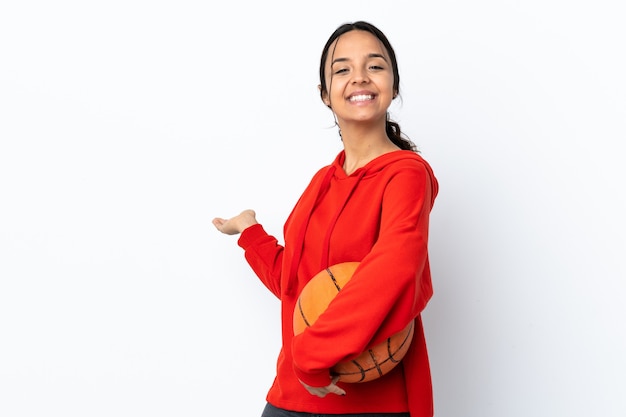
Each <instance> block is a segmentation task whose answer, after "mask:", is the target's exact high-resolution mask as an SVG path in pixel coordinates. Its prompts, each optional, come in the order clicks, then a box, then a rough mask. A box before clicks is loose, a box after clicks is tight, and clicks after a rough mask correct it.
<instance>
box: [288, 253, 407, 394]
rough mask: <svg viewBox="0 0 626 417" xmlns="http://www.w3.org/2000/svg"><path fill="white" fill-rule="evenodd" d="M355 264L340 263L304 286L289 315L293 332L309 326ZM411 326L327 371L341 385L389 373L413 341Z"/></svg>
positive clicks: (324, 307)
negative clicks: (291, 319) (291, 313)
mask: <svg viewBox="0 0 626 417" xmlns="http://www.w3.org/2000/svg"><path fill="white" fill-rule="evenodd" d="M358 265H359V263H358V262H344V263H340V264H336V265H333V266H330V267H328V268H326V269H324V270H323V271H320V272H319V273H318V274H317V275H315V276H314V277H313V278H311V280H310V281H309V282H308V283H307V285H305V287H304V288H303V289H302V292H301V293H300V296H299V297H298V301H297V302H296V307H295V309H294V312H293V331H294V334H296V335H297V334H300V333H301V332H303V331H304V329H305V328H307V327H308V326H311V325H312V324H313V323H314V322H315V320H317V318H318V317H319V315H320V314H322V312H323V311H324V310H326V308H327V307H328V305H329V304H330V302H331V301H332V299H333V298H335V296H336V295H337V293H338V292H339V291H340V290H341V288H343V286H344V285H345V284H346V283H347V282H348V281H349V280H350V278H352V274H353V273H354V271H355V270H356V268H357V266H358ZM413 326H414V323H413V322H411V323H409V325H408V326H407V327H405V328H404V329H403V330H401V331H400V332H398V333H396V334H395V335H393V336H391V337H389V338H387V340H384V341H383V342H381V343H379V344H377V345H376V346H374V347H372V348H370V349H368V350H367V351H365V352H363V353H361V354H360V355H359V356H357V357H356V358H354V359H352V360H349V361H345V362H340V363H338V364H337V365H335V366H334V367H333V368H332V369H331V373H332V374H333V375H338V376H339V380H340V381H343V382H367V381H371V380H373V379H376V378H379V377H381V376H383V375H385V374H386V373H387V372H389V371H391V370H392V369H393V368H394V367H395V366H396V365H397V364H398V363H400V360H402V358H403V357H404V355H405V354H406V352H407V350H408V349H409V345H410V344H411V340H412V339H413V331H414V328H413Z"/></svg>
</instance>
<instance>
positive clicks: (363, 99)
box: [350, 94, 374, 101]
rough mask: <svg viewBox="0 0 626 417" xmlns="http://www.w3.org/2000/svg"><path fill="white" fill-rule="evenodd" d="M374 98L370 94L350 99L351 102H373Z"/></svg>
mask: <svg viewBox="0 0 626 417" xmlns="http://www.w3.org/2000/svg"><path fill="white" fill-rule="evenodd" d="M373 98H374V96H371V95H369V94H361V95H358V96H352V97H350V101H365V100H372V99H373Z"/></svg>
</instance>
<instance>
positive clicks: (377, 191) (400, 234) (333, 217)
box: [238, 151, 438, 417]
mask: <svg viewBox="0 0 626 417" xmlns="http://www.w3.org/2000/svg"><path fill="white" fill-rule="evenodd" d="M344 158H345V154H344V152H343V151H342V152H340V153H339V155H337V157H336V158H335V160H334V162H333V163H332V164H331V165H329V166H326V167H324V168H322V169H320V170H319V171H318V172H317V173H316V174H315V176H314V177H313V179H312V180H311V182H310V184H309V185H308V187H307V188H306V190H305V191H304V193H303V194H302V196H301V197H300V199H299V200H298V202H297V204H296V206H295V207H294V209H293V211H292V212H291V214H290V215H289V218H288V219H287V222H286V223H285V227H284V236H285V243H284V246H283V245H280V244H279V243H278V241H277V239H276V238H274V237H273V236H270V235H268V234H267V233H266V232H265V230H264V229H263V227H262V226H261V225H260V224H257V225H254V226H251V227H249V228H247V229H246V230H244V231H243V232H242V234H241V236H240V238H239V241H238V243H239V245H240V246H241V247H242V248H243V249H244V250H245V257H246V260H247V261H248V263H249V264H250V266H251V267H252V269H253V270H254V272H255V273H256V274H257V275H258V276H259V278H260V279H261V281H262V282H263V283H264V284H265V286H266V287H267V288H268V289H269V290H270V291H271V292H272V293H274V295H276V296H277V297H278V298H279V299H280V300H281V308H282V313H281V314H282V336H283V340H282V348H281V351H280V354H279V356H278V363H277V374H276V378H275V380H274V383H273V385H272V387H271V388H270V390H269V392H268V394H267V401H268V402H269V403H271V404H272V405H274V406H276V407H280V408H284V409H287V410H292V411H300V412H308V413H323V414H347V413H382V412H391V413H393V412H406V411H410V413H411V417H431V416H432V415H433V395H432V383H431V376H430V367H429V361H428V355H427V351H426V343H425V340H424V331H423V327H422V322H421V318H420V313H421V312H422V310H423V309H424V308H425V306H426V303H427V302H428V300H429V299H430V298H431V296H432V294H433V290H432V283H431V277H430V268H429V263H428V224H429V215H430V211H431V208H432V206H433V203H434V200H435V197H436V195H437V191H438V184H437V180H436V178H435V176H434V174H433V171H432V169H431V167H430V166H429V164H428V163H427V162H426V161H425V160H424V159H423V158H422V157H421V156H419V155H418V154H417V153H415V152H412V151H395V152H390V153H387V154H384V155H381V156H379V157H378V158H376V159H374V160H372V161H371V162H369V163H368V164H367V165H365V166H364V167H362V168H359V169H358V170H356V171H355V172H354V173H352V174H351V175H346V174H345V172H344V170H343V169H342V166H343V162H344ZM348 261H357V262H360V265H359V266H358V268H357V270H356V271H355V273H354V275H353V276H352V278H351V279H350V281H349V282H348V283H347V284H346V285H345V286H344V287H343V288H342V289H341V291H340V292H339V293H338V294H337V296H336V297H335V298H334V299H333V301H332V303H331V304H330V305H329V306H328V309H327V310H326V311H325V312H324V314H322V315H321V316H320V317H319V318H318V319H317V320H316V321H315V323H314V324H313V325H312V326H311V327H308V328H307V329H305V331H304V332H302V333H301V334H299V335H298V336H295V337H294V334H293V324H292V321H293V310H294V307H295V303H296V300H297V298H298V294H299V293H300V291H301V290H302V288H303V287H304V286H305V284H306V283H307V282H308V280H310V279H311V278H312V277H313V276H315V274H317V273H318V272H319V271H321V270H322V269H324V268H326V267H328V266H331V265H334V264H337V263H341V262H348ZM413 319H416V324H417V325H416V328H415V333H414V336H413V341H412V343H411V346H410V348H409V351H408V352H407V354H406V356H405V357H404V359H403V360H402V362H401V365H399V366H396V367H395V368H394V369H393V370H392V371H391V372H389V373H388V374H386V375H384V376H382V377H380V378H378V379H375V380H373V381H369V382H364V383H342V382H339V385H340V386H341V387H342V388H343V389H344V390H345V391H346V395H345V396H338V395H335V394H328V395H327V396H326V397H324V398H319V397H317V396H314V395H311V394H310V393H309V392H308V391H307V390H306V389H305V388H304V387H303V386H302V384H301V383H300V380H301V381H303V382H304V383H306V384H307V385H310V386H318V387H319V386H326V385H328V384H329V383H330V379H331V377H330V372H329V369H330V368H331V367H332V366H334V365H335V364H336V363H338V362H340V361H344V360H347V359H351V358H353V357H355V356H357V355H358V354H360V353H361V352H363V351H364V350H366V349H367V348H368V347H371V346H372V345H375V344H377V343H379V342H381V341H382V340H384V339H386V338H387V337H389V336H390V335H392V334H394V333H396V332H398V331H400V330H402V329H403V328H404V327H405V326H406V325H407V324H408V323H409V322H410V321H411V320H413Z"/></svg>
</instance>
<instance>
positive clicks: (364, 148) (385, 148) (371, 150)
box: [341, 129, 400, 175]
mask: <svg viewBox="0 0 626 417" xmlns="http://www.w3.org/2000/svg"><path fill="white" fill-rule="evenodd" d="M341 138H342V141H343V147H344V151H345V160H344V163H343V170H344V171H345V172H346V174H347V175H350V174H352V173H353V172H354V171H356V170H357V169H359V168H362V167H364V166H365V165H367V164H368V163H369V162H370V161H372V160H373V159H375V158H377V157H379V156H381V155H383V154H386V153H388V152H393V151H397V150H399V149H400V148H399V147H398V146H396V145H395V144H394V143H393V142H392V141H391V140H390V139H389V138H388V137H387V134H386V133H385V132H384V130H383V131H382V132H381V131H380V130H372V129H368V130H364V129H361V130H358V129H351V130H349V131H347V132H346V131H345V130H343V129H342V131H341Z"/></svg>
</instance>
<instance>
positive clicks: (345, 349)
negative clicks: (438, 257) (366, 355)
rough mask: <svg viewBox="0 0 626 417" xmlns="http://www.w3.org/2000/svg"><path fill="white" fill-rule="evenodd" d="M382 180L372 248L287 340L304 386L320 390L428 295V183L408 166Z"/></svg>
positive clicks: (427, 176) (413, 313) (431, 191)
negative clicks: (320, 309) (336, 369)
mask: <svg viewBox="0 0 626 417" xmlns="http://www.w3.org/2000/svg"><path fill="white" fill-rule="evenodd" d="M385 178H386V183H385V185H384V191H383V192H382V194H381V201H380V204H381V208H380V219H379V221H380V224H379V227H378V229H377V233H378V237H377V239H376V243H375V244H374V245H373V247H372V248H371V250H370V251H369V252H368V253H367V254H366V255H365V256H364V257H363V259H362V260H360V262H361V263H360V265H359V267H358V268H357V270H356V271H355V273H354V275H353V276H352V279H351V280H350V281H349V282H348V283H347V284H346V285H345V286H344V287H343V288H342V289H341V291H340V292H339V293H338V295H337V296H336V297H335V298H334V299H333V301H332V302H331V303H330V305H329V306H328V308H327V309H326V311H325V312H324V313H322V314H321V315H320V316H319V318H318V319H317V321H316V322H315V323H314V324H313V325H312V326H311V327H308V328H307V329H306V330H305V331H304V332H302V333H301V334H299V335H297V336H295V337H294V339H293V342H292V348H293V358H294V372H295V373H296V375H297V376H298V378H299V379H300V380H301V381H303V382H304V383H306V384H308V385H312V386H325V385H327V384H328V378H329V369H330V368H332V366H334V365H335V364H337V363H338V362H342V361H345V360H349V359H352V358H354V357H356V356H357V355H359V354H360V353H361V352H363V351H364V350H366V349H367V348H368V347H370V346H373V345H375V344H377V343H379V342H381V341H383V340H384V339H386V338H387V337H389V336H391V335H393V334H395V333H396V332H398V331H400V330H401V329H403V328H404V327H405V326H406V325H407V324H408V323H409V322H410V321H411V320H414V319H415V318H416V317H417V316H418V315H419V314H420V313H421V311H422V310H423V309H424V308H425V306H426V304H427V302H428V301H429V299H430V298H431V296H432V293H433V290H432V284H431V278H430V270H429V264H428V245H427V242H428V225H429V215H430V210H431V208H432V204H433V202H434V198H435V195H436V193H437V182H436V179H435V178H434V176H433V175H432V172H431V171H430V168H429V167H428V165H427V164H425V163H419V162H418V163H415V161H412V162H409V163H406V164H401V166H400V168H399V169H396V170H395V171H394V172H393V173H392V174H390V175H388V176H387V177H385ZM370 204H378V203H377V201H374V200H373V201H371V202H370ZM370 220H371V219H370ZM364 221H365V220H364ZM354 227H361V226H359V225H358V222H355V224H354ZM355 323H358V325H355Z"/></svg>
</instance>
